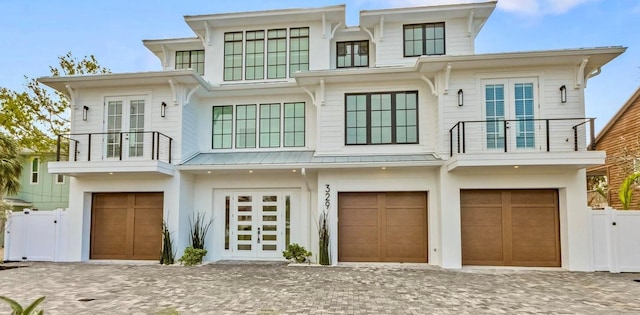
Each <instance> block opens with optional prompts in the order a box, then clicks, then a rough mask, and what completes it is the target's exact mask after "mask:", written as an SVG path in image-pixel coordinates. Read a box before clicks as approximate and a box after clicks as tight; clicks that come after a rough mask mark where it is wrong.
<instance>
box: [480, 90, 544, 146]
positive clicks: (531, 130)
mask: <svg viewBox="0 0 640 315" xmlns="http://www.w3.org/2000/svg"><path fill="white" fill-rule="evenodd" d="M482 88H483V104H484V105H483V107H484V108H483V109H484V114H485V120H486V122H485V126H484V127H485V135H486V136H485V147H486V148H487V149H488V150H505V145H506V146H507V148H506V150H507V151H514V150H534V149H536V146H537V145H536V141H537V139H536V132H537V130H539V129H540V123H539V122H538V121H536V120H535V118H537V114H538V113H537V109H538V81H537V79H536V78H520V79H500V80H484V81H483V84H482ZM505 137H506V138H505Z"/></svg>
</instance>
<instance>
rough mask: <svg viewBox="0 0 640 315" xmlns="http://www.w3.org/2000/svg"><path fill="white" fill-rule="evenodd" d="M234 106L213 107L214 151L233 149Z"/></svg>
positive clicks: (212, 144)
mask: <svg viewBox="0 0 640 315" xmlns="http://www.w3.org/2000/svg"><path fill="white" fill-rule="evenodd" d="M232 135H233V106H214V107H213V135H212V143H211V147H212V148H213V149H231V146H232V144H233V142H232V141H231V140H232V139H231V138H232Z"/></svg>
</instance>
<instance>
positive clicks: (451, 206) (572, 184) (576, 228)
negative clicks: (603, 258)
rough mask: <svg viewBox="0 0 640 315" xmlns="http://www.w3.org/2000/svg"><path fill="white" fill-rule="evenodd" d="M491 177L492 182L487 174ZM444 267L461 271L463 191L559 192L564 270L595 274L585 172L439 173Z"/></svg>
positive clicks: (542, 170)
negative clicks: (543, 190)
mask: <svg viewBox="0 0 640 315" xmlns="http://www.w3.org/2000/svg"><path fill="white" fill-rule="evenodd" d="M488 173H491V178H490V179H489V178H488V177H487V174H488ZM440 176H441V179H442V181H441V183H440V185H441V186H440V188H441V190H442V192H443V193H442V198H441V199H440V200H441V201H442V202H441V203H440V204H439V205H438V208H439V209H440V215H441V218H442V227H443V228H442V235H441V242H442V243H441V244H439V246H440V248H442V253H441V254H442V265H441V266H442V267H444V268H461V267H462V243H461V240H462V238H461V235H462V234H461V233H462V232H461V219H460V190H461V189H536V188H539V189H543V188H544V189H558V193H559V210H560V250H561V259H562V268H565V269H568V270H571V271H593V265H592V261H591V231H590V216H591V214H590V213H589V211H585V201H586V200H587V199H586V198H587V197H586V190H585V189H584V187H586V186H585V185H586V172H585V170H584V169H580V170H561V169H557V168H556V169H553V168H546V169H545V168H535V169H530V170H526V169H524V168H520V169H517V170H515V169H508V168H503V169H491V170H487V169H486V168H479V169H477V170H464V171H459V172H455V173H453V172H447V171H446V167H443V168H442V169H441V171H440Z"/></svg>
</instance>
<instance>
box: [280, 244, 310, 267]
mask: <svg viewBox="0 0 640 315" xmlns="http://www.w3.org/2000/svg"><path fill="white" fill-rule="evenodd" d="M282 256H284V258H286V259H287V260H293V261H295V262H297V263H303V262H305V261H308V259H309V257H310V256H311V252H308V251H307V250H306V249H305V248H304V246H300V245H298V244H296V243H293V244H289V246H287V250H285V251H283V252H282Z"/></svg>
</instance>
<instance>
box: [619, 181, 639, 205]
mask: <svg viewBox="0 0 640 315" xmlns="http://www.w3.org/2000/svg"><path fill="white" fill-rule="evenodd" d="M639 178H640V173H635V174H631V175H629V176H627V177H626V178H625V179H624V181H622V185H620V191H619V192H618V197H620V203H622V209H623V210H629V207H630V206H631V197H633V189H634V187H635V186H636V181H637V180H638V179H639Z"/></svg>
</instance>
